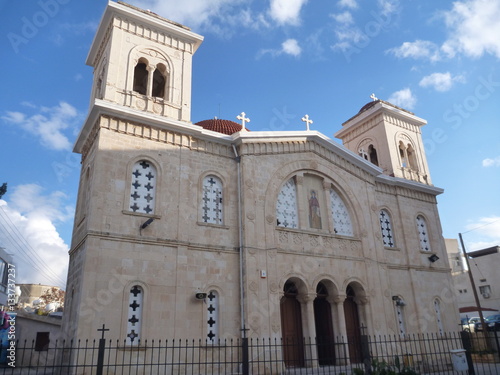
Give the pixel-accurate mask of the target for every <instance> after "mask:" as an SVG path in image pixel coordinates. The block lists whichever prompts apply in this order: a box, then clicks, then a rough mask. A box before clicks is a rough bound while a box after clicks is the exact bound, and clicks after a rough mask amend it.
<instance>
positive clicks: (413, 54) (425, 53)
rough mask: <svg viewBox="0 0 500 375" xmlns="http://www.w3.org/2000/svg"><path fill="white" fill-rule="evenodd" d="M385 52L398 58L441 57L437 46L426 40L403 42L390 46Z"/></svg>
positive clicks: (437, 58) (432, 59)
mask: <svg viewBox="0 0 500 375" xmlns="http://www.w3.org/2000/svg"><path fill="white" fill-rule="evenodd" d="M387 52H389V53H392V54H394V56H396V57H398V58H413V59H428V60H430V61H438V60H440V59H441V56H440V53H439V48H438V46H437V45H436V44H435V43H433V42H430V41H427V40H416V41H415V42H404V43H403V44H402V45H401V46H399V47H395V48H391V49H389V50H387Z"/></svg>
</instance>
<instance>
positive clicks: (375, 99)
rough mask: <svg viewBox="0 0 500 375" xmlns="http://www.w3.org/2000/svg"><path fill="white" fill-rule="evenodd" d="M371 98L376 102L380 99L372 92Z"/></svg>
mask: <svg viewBox="0 0 500 375" xmlns="http://www.w3.org/2000/svg"><path fill="white" fill-rule="evenodd" d="M370 98H372V100H373V101H374V102H375V101H377V100H378V98H377V97H376V96H375V94H371V95H370Z"/></svg>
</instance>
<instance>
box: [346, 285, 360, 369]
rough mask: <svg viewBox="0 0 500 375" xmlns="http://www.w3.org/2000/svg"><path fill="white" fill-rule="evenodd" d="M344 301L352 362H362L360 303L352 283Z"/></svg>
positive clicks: (348, 287)
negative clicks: (357, 300)
mask: <svg viewBox="0 0 500 375" xmlns="http://www.w3.org/2000/svg"><path fill="white" fill-rule="evenodd" d="M346 295H347V297H346V299H345V301H344V315H345V325H346V332H347V343H348V346H349V358H350V360H351V363H360V362H361V361H362V356H361V327H360V324H359V311H358V305H357V303H356V302H355V298H356V292H355V291H354V288H353V287H352V286H351V285H348V286H347V289H346Z"/></svg>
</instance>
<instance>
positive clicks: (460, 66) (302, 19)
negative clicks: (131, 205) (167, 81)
mask: <svg viewBox="0 0 500 375" xmlns="http://www.w3.org/2000/svg"><path fill="white" fill-rule="evenodd" d="M130 3H131V4H133V5H136V6H139V7H141V8H144V9H150V10H152V11H154V12H156V13H157V14H159V15H161V16H163V17H166V18H169V19H171V20H174V21H177V22H180V23H183V24H185V25H187V26H189V27H191V28H192V29H193V31H195V32H197V33H199V34H202V35H203V36H204V37H205V40H204V43H203V44H202V45H201V47H200V49H199V50H198V51H197V53H196V54H195V56H194V68H193V102H192V120H193V122H198V121H201V120H204V119H207V118H212V117H213V116H218V117H220V118H226V119H230V120H235V117H236V116H237V115H238V114H239V113H241V112H242V111H244V112H245V113H246V114H247V116H248V117H249V118H250V119H251V122H250V123H249V124H248V125H247V126H248V127H249V128H250V129H251V130H273V131H280V130H302V129H304V127H305V125H304V123H303V122H302V121H301V120H300V119H301V118H302V117H303V116H304V115H305V114H308V115H309V116H310V118H311V119H312V120H313V121H314V123H313V124H312V125H311V129H313V130H318V131H320V132H322V133H324V134H325V135H327V136H329V137H331V138H333V134H334V133H335V132H336V131H337V130H339V129H340V127H341V124H342V123H343V122H344V121H346V120H347V119H349V118H350V117H351V116H353V115H354V114H356V113H357V112H358V110H359V109H360V108H361V107H362V106H363V105H364V104H366V103H367V102H368V101H370V100H371V99H370V95H371V94H372V93H375V95H376V96H377V97H378V98H380V99H383V100H386V101H390V102H391V103H393V104H396V105H399V106H401V107H403V108H406V109H408V110H410V111H412V112H414V113H415V114H416V115H417V116H419V117H422V118H424V119H426V120H427V121H428V124H427V125H426V126H425V127H424V128H423V129H422V131H423V139H424V142H425V146H426V150H427V158H428V163H429V167H430V171H431V177H432V180H433V183H434V185H436V186H438V187H441V188H444V189H445V193H444V194H443V195H441V196H439V197H438V203H439V204H438V207H439V212H440V216H441V221H442V226H443V234H444V236H445V237H446V238H457V235H458V233H463V234H464V240H465V243H466V247H467V250H469V251H472V250H477V249H481V248H484V247H486V246H490V245H500V203H499V202H500V200H499V198H498V192H499V186H500V120H499V119H500V64H499V62H500V38H499V37H498V36H499V35H500V0H462V1H456V2H452V1H445V0H442V1H437V2H430V1H426V2H423V1H417V0H406V1H398V0H377V1H375V0H372V1H361V0H339V1H312V0H309V1H307V0H266V1H253V0H232V1H230V0H184V1H182V2H179V1H176V0H175V1H174V0H161V1H160V0H136V1H131V2H130ZM106 4H107V2H106V1H102V0H99V1H97V0H90V1H85V2H83V1H74V0H40V1H37V2H35V1H30V2H15V3H14V2H7V1H5V0H0V17H1V22H0V35H1V39H0V47H1V51H2V59H1V60H0V67H1V72H2V75H1V82H2V83H1V88H2V89H1V92H2V101H1V105H0V130H1V138H0V139H1V147H0V157H1V160H2V163H1V169H0V183H2V182H7V183H8V186H9V190H8V193H7V194H6V195H5V196H4V197H3V200H0V246H2V247H5V248H6V249H7V251H8V252H10V253H12V254H14V256H15V261H16V262H17V264H18V276H17V277H18V282H19V283H21V282H34V283H35V282H36V283H45V284H55V285H63V284H64V282H65V280H66V271H67V262H68V256H67V252H68V249H69V246H70V241H71V231H72V225H73V215H74V209H75V204H76V195H77V188H78V178H79V171H80V168H79V167H80V164H79V155H76V154H73V153H72V145H73V143H74V141H75V138H76V135H77V134H78V131H79V128H80V126H81V125H82V123H83V121H84V119H85V116H86V113H87V110H88V107H89V97H90V88H91V83H92V68H90V67H88V66H86V65H85V60H86V56H87V53H88V50H89V47H90V44H91V42H92V38H93V36H94V33H95V31H96V28H97V26H98V24H99V20H100V17H101V15H102V12H103V10H104V8H105V6H106Z"/></svg>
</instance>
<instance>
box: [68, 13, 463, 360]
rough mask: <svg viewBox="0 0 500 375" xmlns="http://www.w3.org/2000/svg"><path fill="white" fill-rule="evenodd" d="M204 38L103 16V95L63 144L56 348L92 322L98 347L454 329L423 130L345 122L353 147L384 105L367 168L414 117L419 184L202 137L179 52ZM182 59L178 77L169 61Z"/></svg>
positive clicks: (299, 148) (242, 138)
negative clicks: (60, 312)
mask: <svg viewBox="0 0 500 375" xmlns="http://www.w3.org/2000/svg"><path fill="white" fill-rule="evenodd" d="M118 19H119V20H120V21H118ZM124 24H125V25H127V27H123V26H122V25H124ZM132 24H134V25H135V26H134V30H136V31H134V32H131V31H130V29H131V26H130V25H132ZM139 25H142V26H139ZM139 29H140V30H142V31H141V32H140V33H138V32H137V30H139ZM146 29H148V30H149V31H148V33H147V35H145V31H144V30H146ZM159 35H163V36H162V37H161V38H159ZM153 36H154V37H153ZM175 38H178V39H179V40H178V41H177V42H176V43H173V42H172V40H173V39H175ZM159 40H161V41H159ZM165 40H168V41H169V42H168V43H166V42H164V41H165ZM181 40H182V43H181ZM201 40H202V38H201V37H200V36H198V35H196V34H194V33H192V32H190V31H189V30H188V29H186V28H185V27H181V26H179V25H176V24H174V23H172V22H168V21H166V20H164V19H162V18H160V17H158V16H156V15H154V14H151V13H148V12H145V11H141V10H137V9H135V8H132V7H129V6H126V5H124V4H121V3H118V4H116V3H110V4H109V5H108V8H107V10H106V13H105V15H104V17H103V21H102V22H101V25H100V28H99V30H98V33H97V36H96V39H95V40H94V43H93V45H92V48H91V53H90V55H89V60H88V63H89V64H90V65H92V66H94V68H96V70H95V81H94V90H93V92H94V93H95V92H97V91H99V90H97V88H98V87H100V88H101V89H100V90H102V88H103V87H106V89H105V90H104V91H105V92H104V93H102V94H99V95H95V94H93V96H92V105H91V108H90V113H89V116H88V118H87V120H86V122H85V124H84V126H83V129H82V131H81V133H80V136H79V138H78V140H77V143H76V146H75V151H76V152H78V153H81V154H82V171H81V179H80V191H79V198H78V203H77V212H76V217H75V226H74V233H73V241H72V246H71V251H70V265H69V274H68V284H67V293H66V296H67V297H66V311H65V316H64V324H63V326H64V329H65V332H66V334H67V335H68V337H69V338H80V339H83V338H94V337H96V335H97V334H98V332H97V329H98V328H100V327H102V325H103V324H105V325H106V327H107V328H109V329H110V332H108V333H107V336H108V337H114V338H119V339H126V340H127V343H128V344H129V345H135V344H136V343H137V341H138V340H139V339H146V338H148V339H152V338H196V339H198V338H201V339H207V340H208V341H209V342H215V340H217V339H225V338H232V337H240V336H241V334H242V330H243V332H246V335H248V336H250V337H275V338H278V337H285V338H286V337H288V338H293V337H317V336H318V337H319V336H325V337H326V336H328V335H329V336H332V337H333V335H335V336H337V335H338V336H341V335H342V336H356V337H357V336H359V335H360V334H361V332H362V331H364V332H365V333H369V334H401V335H403V334H405V333H415V332H439V331H441V332H444V331H451V330H454V329H456V326H457V322H458V315H457V308H456V303H455V301H454V299H453V292H452V290H453V288H452V283H451V276H450V269H449V264H448V259H447V256H446V251H445V247H444V241H443V238H442V236H441V225H440V220H439V215H438V211H437V206H436V196H437V195H438V194H440V193H441V192H442V190H441V189H439V188H436V187H434V186H432V185H431V184H430V178H429V177H428V170H427V169H428V168H427V163H426V161H425V155H423V148H420V147H419V146H418V144H419V143H418V142H420V144H421V138H420V126H421V125H422V124H424V123H425V121H423V120H421V119H418V118H417V117H416V116H414V115H413V114H409V113H408V112H406V111H402V110H400V109H398V108H396V107H394V106H392V105H391V104H390V103H385V102H382V101H376V102H374V104H372V105H371V106H370V108H368V109H366V110H365V111H364V112H363V114H362V116H361V117H362V118H360V117H359V116H358V117H356V118H353V119H351V120H350V121H351V123H349V131H351V130H353V131H354V132H355V133H356V134H358V135H357V136H356V135H354V136H352V137H351V138H352V139H354V138H356V137H361V138H363V134H364V133H363V132H364V131H365V130H363V126H364V123H365V121H371V119H372V117H373V116H374V117H377V118H379V117H380V111H382V110H383V112H384V113H385V114H386V115H387V114H390V116H391V118H393V119H397V121H395V122H396V124H394V123H393V122H391V121H385V120H383V119H378V120H377V124H375V128H373V127H372V128H371V129H372V130H371V131H372V132H375V133H376V134H375V133H372V134H371V135H370V137H371V138H370V139H372V138H373V139H374V138H375V137H377V142H378V143H377V144H376V151H377V152H378V155H379V158H380V159H379V160H380V161H382V162H383V163H389V162H391V163H392V158H393V157H394V155H399V154H398V153H399V150H398V144H399V143H398V140H399V138H401V136H399V138H397V139H396V140H395V139H394V137H389V138H388V139H386V141H385V143H383V142H382V141H381V139H382V138H381V137H382V134H384V130H383V129H384V128H385V129H386V128H389V129H391V131H392V132H393V133H396V132H398V134H399V133H402V132H403V133H404V131H405V129H404V127H400V126H399V125H398V124H401V123H406V122H408V121H409V119H410V118H411V119H412V121H414V122H417V123H418V127H417V128H418V129H417V130H418V131H416V130H415V129H416V128H414V129H413V130H411V132H410V131H408V139H411V140H412V141H411V142H406V145H407V144H409V143H412V144H413V145H414V147H413V149H414V150H415V152H416V157H417V158H418V159H417V160H419V171H421V172H422V171H425V173H424V174H425V175H426V176H427V179H426V180H425V181H424V180H423V179H422V180H419V179H415V178H405V176H403V175H402V174H401V175H396V176H391V175H392V174H394V173H392V170H391V169H390V168H388V167H387V168H386V167H385V166H384V167H383V168H381V167H379V166H377V165H376V163H375V164H374V163H373V161H376V160H373V159H372V162H370V161H369V160H365V159H366V158H365V157H364V155H361V156H359V155H357V152H356V153H354V152H352V151H350V150H349V149H348V147H344V146H341V145H339V144H338V143H336V142H333V141H332V140H330V139H329V138H327V137H326V136H324V135H323V134H321V133H318V132H315V131H290V132H287V131H280V132H248V131H245V130H242V131H239V132H237V133H234V134H231V135H227V134H221V133H217V132H213V131H210V130H206V129H204V128H202V127H201V126H197V125H193V124H192V123H191V122H190V115H189V107H190V87H189V83H190V74H191V72H190V64H191V56H192V54H193V53H194V52H195V50H196V48H197V46H199V44H200V43H201ZM115 42H116V43H115ZM144 46H148V48H147V49H145V47H144ZM135 51H139V52H138V55H137V57H136V58H135V60H134V59H132V58H129V56H131V55H133V54H134V53H136V52H135ZM150 51H157V53H156V52H155V53H153V52H150ZM141 53H143V54H144V55H141ZM105 55H106V56H107V57H106V58H104V57H102V56H105ZM115 55H116V56H115ZM152 55H154V56H155V59H158V61H156V60H155V63H154V64H152V65H153V66H158V64H165V65H167V66H168V70H169V74H170V75H171V76H172V77H175V79H174V80H173V81H172V82H173V83H172V87H170V88H169V89H168V90H170V91H168V90H166V91H165V92H163V96H162V98H159V99H158V98H156V97H154V96H151V95H149V94H148V92H146V94H139V93H137V92H135V91H134V88H133V87H132V86H130V85H128V83H127V82H129V81H131V80H132V81H133V80H134V79H135V75H136V71H134V69H135V67H137V66H138V64H140V62H141V61H143V60H141V59H142V58H149V57H148V56H152ZM179 55H183V56H184V57H183V59H182V61H183V64H180V60H181V59H180V58H179V63H176V62H174V60H175V56H179ZM99 56H101V57H99ZM161 56H163V57H161ZM162 58H164V60H162ZM106 61H107V62H106ZM149 62H150V61H149V60H148V63H149ZM155 64H156V65H155ZM148 69H149V68H148ZM162 69H163V68H162ZM101 71H105V72H107V73H105V74H104V75H101V74H100V72H101ZM153 71H154V67H153V68H151V69H149V70H148V72H149V74H150V75H149V76H148V77H150V76H151V74H152V72H153ZM117 77H128V78H127V79H124V80H123V79H119V78H117ZM127 85H128V86H127ZM149 85H152V83H150V84H149ZM148 87H150V86H148ZM165 87H167V86H165ZM148 90H149V89H148ZM167 91H168V92H171V93H180V97H179V96H175V95H174V96H168V95H169V94H168V92H167ZM149 93H151V92H149ZM124 96H134V97H135V96H137V98H138V99H140V100H142V101H144V102H145V103H150V102H151V103H153V102H155V101H156V102H158V101H161V102H162V103H163V104H164V108H169V109H165V110H160V111H157V110H156V109H155V108H156V107H155V106H154V104H153V105H152V106H149V104H146V105H144V106H137V105H134V104H133V103H134V100H129V99H125V98H124ZM179 98H180V99H179ZM177 105H180V108H178V109H179V110H178V111H173V110H171V108H173V107H175V108H177V107H176V106H177ZM352 121H354V122H352ZM394 126H399V127H398V128H397V129H394V128H393V127H394ZM415 126H416V125H415ZM357 127H361V130H359V131H358V130H356V128H357ZM344 129H347V128H345V126H344ZM377 129H378V130H377ZM367 146H369V145H368V144H367ZM371 152H372V156H373V151H371ZM403 156H404V154H403ZM398 157H399V156H398ZM387 165H389V164H387ZM391 165H392V164H391ZM386 170H390V171H391V173H388V172H387V171H386ZM401 173H402V172H401ZM406 177H407V176H406ZM213 186H216V187H217V188H216V189H214V190H211V188H212V187H213ZM144 187H147V192H146V191H145V190H144V191H143V193H140V191H139V190H140V189H142V188H144ZM141 194H143V195H142V197H141V198H139V196H141ZM139 200H141V203H140V204H138V203H137V202H138V201H139ZM208 201H210V203H207V202H208ZM214 210H215V211H216V212H215V211H214ZM382 210H383V211H382ZM214 212H215V213H214ZM382 213H384V215H386V216H390V224H391V225H389V224H387V223H385V222H384V223H383V222H382V219H383V215H382ZM422 225H423V227H424V229H421V227H422ZM381 226H384V230H382V229H381ZM382 234H383V235H384V236H390V238H391V239H390V241H388V242H384V241H385V240H384V239H383V238H382ZM384 238H385V237H384ZM384 243H387V245H386V246H384ZM433 254H435V255H437V256H438V257H439V260H437V261H436V262H431V261H430V260H429V256H430V255H433ZM325 322H326V323H325ZM353 355H354V354H353Z"/></svg>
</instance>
